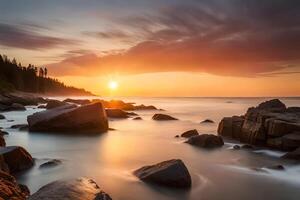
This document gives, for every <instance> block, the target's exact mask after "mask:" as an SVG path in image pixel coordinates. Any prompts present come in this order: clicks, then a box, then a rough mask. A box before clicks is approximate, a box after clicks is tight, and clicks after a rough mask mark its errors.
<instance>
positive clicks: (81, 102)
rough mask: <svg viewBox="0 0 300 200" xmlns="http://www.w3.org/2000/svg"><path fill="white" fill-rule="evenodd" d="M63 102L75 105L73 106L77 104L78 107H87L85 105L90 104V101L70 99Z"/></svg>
mask: <svg viewBox="0 0 300 200" xmlns="http://www.w3.org/2000/svg"><path fill="white" fill-rule="evenodd" d="M63 102H66V103H75V104H79V105H87V104H90V103H91V101H90V100H88V99H70V98H68V99H65V100H63Z"/></svg>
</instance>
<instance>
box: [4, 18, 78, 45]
mask: <svg viewBox="0 0 300 200" xmlns="http://www.w3.org/2000/svg"><path fill="white" fill-rule="evenodd" d="M31 26H33V25H31ZM28 27H30V26H28ZM28 27H27V28H28ZM35 27H37V26H36V25H35ZM39 28H40V27H39ZM74 44H78V41H76V40H71V39H65V38H59V37H53V36H45V35H42V34H39V33H36V32H33V31H31V30H28V29H26V28H24V27H22V25H20V26H17V25H10V24H4V23H0V45H3V46H7V47H15V48H22V49H29V50H40V49H47V48H53V47H58V46H65V45H74Z"/></svg>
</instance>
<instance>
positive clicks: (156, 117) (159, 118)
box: [152, 113, 178, 121]
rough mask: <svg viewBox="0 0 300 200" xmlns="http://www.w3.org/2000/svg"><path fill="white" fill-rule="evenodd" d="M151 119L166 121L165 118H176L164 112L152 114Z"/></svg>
mask: <svg viewBox="0 0 300 200" xmlns="http://www.w3.org/2000/svg"><path fill="white" fill-rule="evenodd" d="M152 119H153V120H156V121H166V120H178V119H176V118H174V117H172V116H170V115H166V114H161V113H158V114H154V115H153V117H152Z"/></svg>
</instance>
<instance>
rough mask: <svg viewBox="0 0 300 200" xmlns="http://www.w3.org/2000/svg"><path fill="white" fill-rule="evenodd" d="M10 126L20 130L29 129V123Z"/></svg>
mask: <svg viewBox="0 0 300 200" xmlns="http://www.w3.org/2000/svg"><path fill="white" fill-rule="evenodd" d="M10 128H13V129H19V130H27V129H28V124H15V125H12V126H11V127H10Z"/></svg>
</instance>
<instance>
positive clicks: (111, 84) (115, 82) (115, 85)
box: [108, 81, 119, 90]
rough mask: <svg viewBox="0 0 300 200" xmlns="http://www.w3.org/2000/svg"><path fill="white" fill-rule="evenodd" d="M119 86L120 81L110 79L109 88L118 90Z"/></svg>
mask: <svg viewBox="0 0 300 200" xmlns="http://www.w3.org/2000/svg"><path fill="white" fill-rule="evenodd" d="M118 87H119V83H118V82H117V81H109V82H108V88H109V89H111V90H116V89H118Z"/></svg>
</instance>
